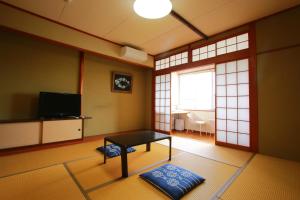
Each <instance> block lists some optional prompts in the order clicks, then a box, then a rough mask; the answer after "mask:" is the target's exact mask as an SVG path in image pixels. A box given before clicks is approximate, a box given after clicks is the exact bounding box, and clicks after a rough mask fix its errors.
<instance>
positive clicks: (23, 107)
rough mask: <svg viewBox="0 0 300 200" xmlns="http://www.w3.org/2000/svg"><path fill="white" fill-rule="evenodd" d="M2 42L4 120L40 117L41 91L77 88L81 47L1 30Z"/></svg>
mask: <svg viewBox="0 0 300 200" xmlns="http://www.w3.org/2000/svg"><path fill="white" fill-rule="evenodd" d="M0 44H1V45H0V120H1V119H24V118H26V119H27V118H33V117H36V116H37V105H38V94H39V92H40V91H53V92H54V91H55V92H69V93H76V92H77V90H78V77H79V68H78V66H79V53H78V52H77V51H75V50H71V49H66V48H61V47H58V46H54V45H50V44H47V43H44V42H40V41H36V40H33V39H31V38H29V37H24V36H20V35H17V34H15V33H11V32H5V31H1V30H0Z"/></svg>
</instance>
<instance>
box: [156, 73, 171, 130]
mask: <svg viewBox="0 0 300 200" xmlns="http://www.w3.org/2000/svg"><path fill="white" fill-rule="evenodd" d="M170 113H171V74H165V75H160V76H156V77H155V130H160V131H164V132H169V131H170V127H171V126H170V122H171V115H170Z"/></svg>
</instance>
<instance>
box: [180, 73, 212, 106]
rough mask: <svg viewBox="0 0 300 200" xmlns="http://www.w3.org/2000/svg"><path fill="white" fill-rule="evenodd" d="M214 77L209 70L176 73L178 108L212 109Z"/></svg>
mask: <svg viewBox="0 0 300 200" xmlns="http://www.w3.org/2000/svg"><path fill="white" fill-rule="evenodd" d="M214 77H215V73H214V72H213V71H211V70H209V71H196V72H189V73H183V74H179V75H178V86H179V87H178V89H179V91H178V93H179V94H178V100H179V102H178V109H191V110H214V108H215V105H214V99H215V96H214Z"/></svg>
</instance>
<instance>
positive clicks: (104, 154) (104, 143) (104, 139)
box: [104, 139, 107, 164]
mask: <svg viewBox="0 0 300 200" xmlns="http://www.w3.org/2000/svg"><path fill="white" fill-rule="evenodd" d="M106 143H107V141H106V139H104V149H105V152H104V164H105V163H106Z"/></svg>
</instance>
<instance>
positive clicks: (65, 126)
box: [42, 119, 82, 144]
mask: <svg viewBox="0 0 300 200" xmlns="http://www.w3.org/2000/svg"><path fill="white" fill-rule="evenodd" d="M42 133H43V135H42V143H43V144H44V143H50V142H59V141H65V140H74V139H80V138H82V119H74V120H52V121H43V128H42Z"/></svg>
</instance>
